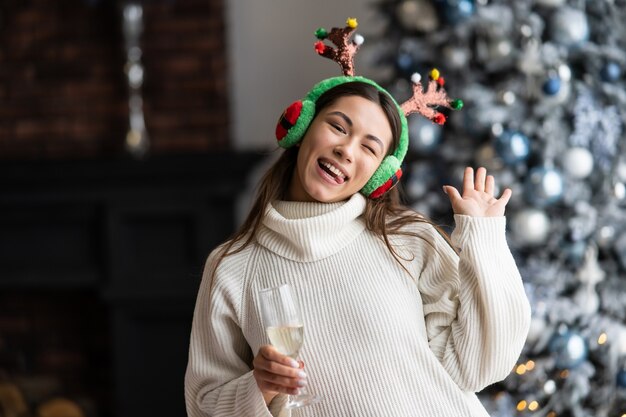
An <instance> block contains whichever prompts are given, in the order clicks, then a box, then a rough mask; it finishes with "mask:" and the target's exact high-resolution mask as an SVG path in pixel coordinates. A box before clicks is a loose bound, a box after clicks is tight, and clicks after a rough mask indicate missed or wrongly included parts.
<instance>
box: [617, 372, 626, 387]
mask: <svg viewBox="0 0 626 417" xmlns="http://www.w3.org/2000/svg"><path fill="white" fill-rule="evenodd" d="M615 383H616V384H617V386H618V387H621V388H626V368H622V369H620V370H619V371H617V375H616V376H615Z"/></svg>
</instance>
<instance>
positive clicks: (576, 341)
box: [549, 331, 588, 369]
mask: <svg viewBox="0 0 626 417" xmlns="http://www.w3.org/2000/svg"><path fill="white" fill-rule="evenodd" d="M549 349H550V352H552V354H553V355H554V358H555V365H556V367H557V368H559V369H568V368H569V369H571V368H575V367H577V366H578V365H580V364H581V363H583V362H584V361H585V359H587V354H588V349H587V343H586V342H585V339H584V338H583V337H582V336H581V335H580V334H578V333H576V332H574V331H566V332H565V333H563V334H556V335H554V337H553V338H552V340H551V341H550V345H549Z"/></svg>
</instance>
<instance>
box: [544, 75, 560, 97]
mask: <svg viewBox="0 0 626 417" xmlns="http://www.w3.org/2000/svg"><path fill="white" fill-rule="evenodd" d="M542 89H543V92H544V93H545V94H547V95H549V96H555V95H557V93H558V92H559V90H560V89H561V79H560V78H559V77H554V76H552V77H550V78H548V79H547V80H546V81H545V82H544V83H543V87H542Z"/></svg>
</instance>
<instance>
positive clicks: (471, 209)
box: [443, 167, 512, 217]
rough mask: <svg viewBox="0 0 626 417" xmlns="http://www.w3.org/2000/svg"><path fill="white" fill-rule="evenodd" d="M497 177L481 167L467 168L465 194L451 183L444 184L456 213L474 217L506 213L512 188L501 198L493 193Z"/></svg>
mask: <svg viewBox="0 0 626 417" xmlns="http://www.w3.org/2000/svg"><path fill="white" fill-rule="evenodd" d="M494 189H495V179H494V178H493V176H492V175H487V170H486V169H485V168H483V167H480V168H478V169H477V170H476V177H474V169H473V168H471V167H467V168H465V173H464V174H463V194H459V191H458V190H457V189H456V188H454V187H452V186H451V185H444V186H443V190H444V191H445V193H446V194H447V195H448V197H449V198H450V203H452V210H453V211H454V214H464V215H467V216H473V217H497V216H503V215H504V208H505V206H506V204H507V203H508V202H509V199H510V198H511V194H512V191H511V189H510V188H507V189H505V190H504V192H503V193H502V195H501V196H500V198H496V197H495V196H494V195H493V193H494Z"/></svg>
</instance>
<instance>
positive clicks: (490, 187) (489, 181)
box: [485, 175, 496, 195]
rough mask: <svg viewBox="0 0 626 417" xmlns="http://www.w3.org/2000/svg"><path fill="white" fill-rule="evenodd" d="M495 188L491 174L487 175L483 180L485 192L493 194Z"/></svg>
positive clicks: (494, 181)
mask: <svg viewBox="0 0 626 417" xmlns="http://www.w3.org/2000/svg"><path fill="white" fill-rule="evenodd" d="M495 188H496V180H495V179H494V178H493V175H487V180H486V181H485V192H486V193H487V194H489V195H493V192H494V191H495Z"/></svg>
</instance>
